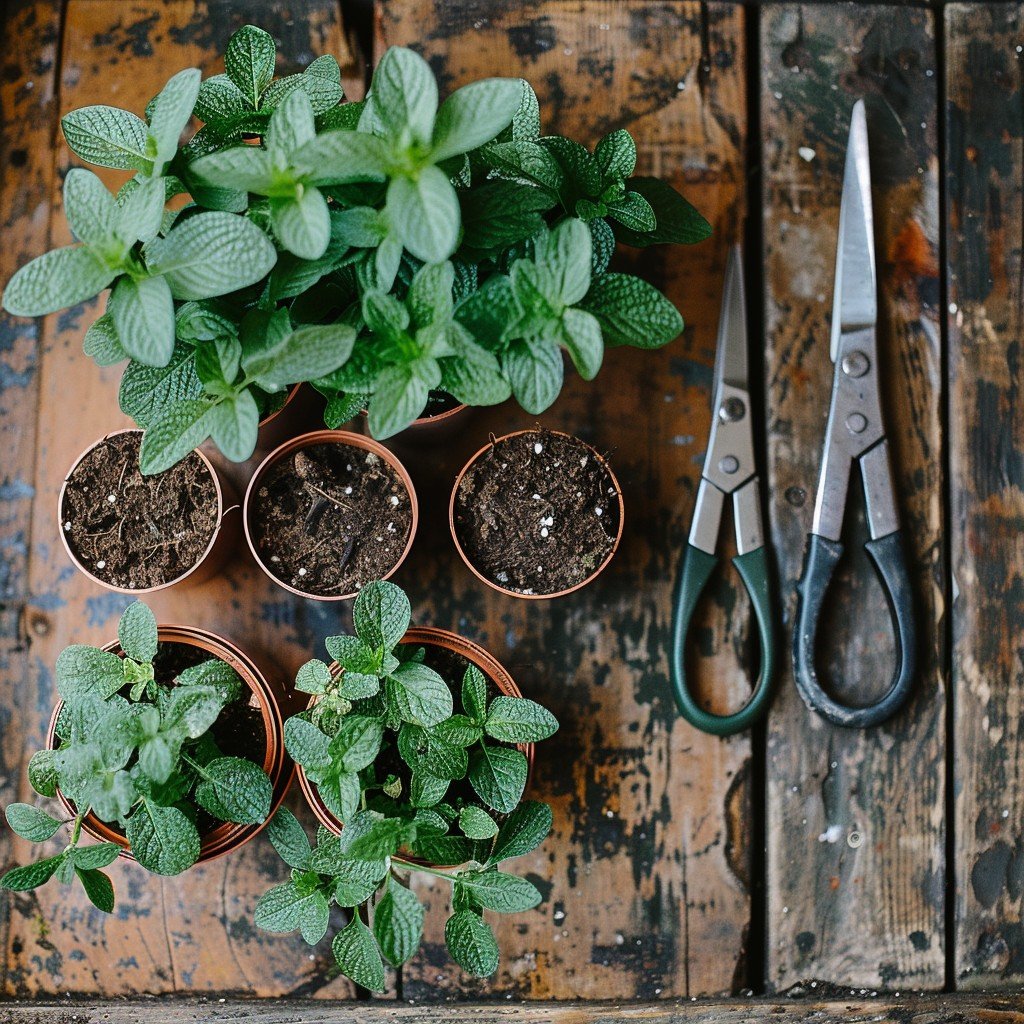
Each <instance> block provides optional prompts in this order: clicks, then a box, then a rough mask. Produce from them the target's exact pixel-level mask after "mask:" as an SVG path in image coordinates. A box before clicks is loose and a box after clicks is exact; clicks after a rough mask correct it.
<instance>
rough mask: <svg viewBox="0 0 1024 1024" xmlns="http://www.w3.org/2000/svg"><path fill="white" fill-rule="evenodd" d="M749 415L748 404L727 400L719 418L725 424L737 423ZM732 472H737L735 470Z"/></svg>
mask: <svg viewBox="0 0 1024 1024" xmlns="http://www.w3.org/2000/svg"><path fill="white" fill-rule="evenodd" d="M746 413H747V406H746V403H745V402H744V401H743V399H742V398H736V397H735V396H734V397H732V398H727V399H726V400H725V401H724V402H723V403H722V407H721V409H719V410H718V418H719V419H720V420H721V421H722V422H723V423H735V422H736V421H737V420H741V419H743V417H744V416H745V415H746ZM732 472H735V470H733V471H732Z"/></svg>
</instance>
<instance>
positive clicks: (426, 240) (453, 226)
mask: <svg viewBox="0 0 1024 1024" xmlns="http://www.w3.org/2000/svg"><path fill="white" fill-rule="evenodd" d="M387 213H388V218H389V220H390V222H391V224H392V225H394V227H395V230H396V231H397V232H398V234H399V236H400V237H401V239H402V244H403V245H404V246H405V248H406V249H408V250H409V252H411V253H412V254H413V256H415V257H416V258H417V259H418V260H423V262H424V263H440V262H442V261H443V260H446V259H448V257H449V256H451V254H452V253H453V252H455V246H456V243H457V242H458V239H459V223H460V213H459V199H458V196H457V195H456V194H455V189H454V188H453V187H452V183H451V182H450V181H449V180H448V177H447V175H445V173H444V171H442V170H440V169H439V168H437V167H424V168H422V169H421V170H420V172H419V174H418V175H417V177H415V178H407V177H404V176H400V177H397V178H392V179H391V183H390V185H388V197H387Z"/></svg>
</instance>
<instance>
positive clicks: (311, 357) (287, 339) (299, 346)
mask: <svg viewBox="0 0 1024 1024" xmlns="http://www.w3.org/2000/svg"><path fill="white" fill-rule="evenodd" d="M355 338H356V332H355V328H353V327H350V326H349V325H348V324H344V323H336V324H305V325H303V326H301V327H297V328H295V330H294V331H291V332H290V333H288V334H286V335H285V336H284V337H283V338H282V339H281V340H280V341H278V342H277V343H276V344H275V345H273V346H271V347H270V348H266V349H263V350H262V351H259V352H255V353H253V354H251V355H249V354H246V355H244V356H243V357H242V366H243V368H244V369H245V372H246V373H247V374H248V375H249V376H250V377H252V378H254V379H255V381H256V383H257V384H258V385H259V386H260V387H261V388H263V389H264V390H266V391H280V390H282V389H283V388H285V387H287V386H288V385H290V384H297V383H299V382H300V381H306V380H316V379H317V378H319V377H325V376H327V374H329V373H332V372H333V371H334V370H336V369H337V368H338V367H339V366H342V365H343V364H344V363H345V361H346V360H347V359H348V357H349V356H350V355H351V353H352V346H353V345H354V344H355Z"/></svg>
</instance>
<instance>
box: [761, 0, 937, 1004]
mask: <svg viewBox="0 0 1024 1024" xmlns="http://www.w3.org/2000/svg"><path fill="white" fill-rule="evenodd" d="M935 60H936V54H935V40H934V34H933V16H932V14H931V13H930V12H929V11H927V10H923V9H909V8H905V7H900V8H887V7H876V6H870V7H868V6H864V5H854V4H843V5H824V6H818V5H812V4H807V5H795V4H786V5H778V6H776V5H772V6H770V7H764V8H762V9H761V68H762V71H761V83H762V93H761V95H762V105H761V110H762V137H763V139H764V148H763V158H762V169H763V177H764V189H765V202H764V206H765V215H764V244H765V261H766V262H765V277H766V297H765V306H766V330H767V345H766V348H767V376H766V380H767V387H768V401H767V406H768V409H769V462H770V467H769V488H768V490H769V495H770V501H771V521H772V536H773V539H774V543H775V550H776V553H777V556H778V560H779V566H780V570H781V577H782V592H783V595H784V599H785V608H786V611H787V613H788V619H789V625H788V627H787V633H786V650H787V651H788V650H789V649H790V645H791V640H792V637H791V622H792V614H793V609H794V606H795V600H794V596H795V595H794V586H795V583H796V580H797V578H798V577H799V575H800V572H801V567H802V561H803V551H804V547H805V538H806V534H807V532H808V530H809V528H810V525H811V516H812V510H813V505H814V493H815V488H816V486H817V476H818V469H819V465H820V459H821V448H822V439H823V434H824V423H825V415H826V412H827V409H828V402H829V389H830V387H831V381H832V365H831V363H830V361H829V354H828V353H829V341H828V337H829V314H830V310H831V299H832V277H833V267H834V261H835V245H836V228H837V223H838V210H839V199H840V190H841V185H842V172H843V160H844V155H845V148H846V140H847V133H848V127H849V117H850V109H851V107H852V105H853V102H854V101H855V100H856V99H857V98H858V97H861V96H863V97H865V99H866V101H867V104H868V125H869V131H870V135H871V157H872V170H873V181H874V202H875V237H876V245H877V250H878V269H879V313H880V322H879V352H880V358H881V360H882V362H883V364H884V369H885V373H884V375H883V377H882V379H883V381H884V382H885V388H884V390H885V394H884V396H883V401H884V403H885V414H886V417H887V425H888V434H889V438H890V447H891V448H892V450H893V458H894V473H895V478H896V490H897V494H898V497H899V505H900V510H901V515H902V518H903V523H904V529H905V532H907V533H908V535H909V554H910V558H911V564H912V572H913V580H914V588H915V598H916V611H917V616H918V633H919V637H920V640H921V643H920V648H921V649H920V653H919V658H918V666H919V668H918V678H917V681H916V684H915V693H914V697H913V698H912V702H911V704H910V705H909V706H908V707H907V708H906V709H905V710H904V711H903V712H902V713H901V714H900V715H899V716H898V717H897V718H896V719H895V720H894V721H892V722H890V723H888V724H887V725H885V726H883V727H881V728H878V729H874V730H871V731H869V732H866V733H862V732H855V731H844V730H841V729H835V728H833V727H831V726H829V725H828V724H827V723H825V722H824V720H822V719H820V718H819V717H818V716H816V715H814V714H813V713H811V712H809V711H808V710H807V709H806V708H805V707H804V706H803V704H802V703H801V702H800V700H799V698H798V697H797V694H796V692H795V688H794V684H793V677H792V670H791V668H790V665H789V663H788V661H789V659H787V664H786V667H785V671H784V673H783V676H782V678H781V680H780V693H779V696H778V699H777V701H776V704H775V708H774V710H773V713H772V715H771V718H770V722H769V737H768V760H767V767H766V772H767V799H768V827H769V835H768V907H767V922H768V951H767V952H768V970H767V973H768V977H767V982H768V985H769V989H770V990H782V989H786V988H788V987H789V986H792V985H794V984H796V983H798V982H800V981H801V980H803V979H807V978H817V979H825V980H827V981H829V982H831V983H834V984H848V985H858V986H861V985H863V986H869V987H871V988H884V989H900V988H904V987H907V986H909V985H913V986H914V987H915V988H938V987H941V986H942V984H943V978H944V954H943V950H944V925H943V915H944V886H945V865H944V822H943V811H944V765H945V761H944V758H945V751H946V745H945V741H944V713H945V710H944V693H945V669H944V658H945V644H944V629H945V627H944V614H945V606H944V595H945V593H946V570H945V566H944V558H943V544H942V533H941V531H942V504H943V499H942V484H943V481H942V432H941V422H940V412H941V404H942V367H941V352H940V343H939V331H938V329H937V326H936V317H937V310H936V302H937V299H938V267H937V251H938V250H937V246H938V193H937V187H938V185H937V176H938V163H937V152H936V144H937V143H936V131H937V128H936V87H937V82H938V73H937V69H936V64H935ZM852 493H853V494H854V495H855V497H854V499H853V501H854V507H856V508H858V509H861V508H862V503H861V499H860V486H859V482H858V481H857V480H856V477H855V479H854V483H853V491H852ZM854 519H855V517H854V516H853V515H852V514H851V515H848V519H847V527H848V531H847V532H848V536H847V537H845V538H844V540H845V542H846V544H847V551H848V561H847V564H846V565H845V566H844V567H843V570H842V571H841V572H840V573H839V574H838V578H837V583H836V584H835V588H834V589H833V590H832V592H831V598H830V602H831V612H830V614H829V615H828V616H827V619H826V620H825V621H824V622H823V629H822V632H821V636H822V638H823V644H822V649H820V650H819V652H818V656H819V659H820V661H821V664H822V666H825V667H826V668H827V672H828V674H829V676H830V677H831V678H832V679H833V680H835V681H836V682H835V689H836V690H837V691H838V692H839V693H840V694H841V695H842V696H843V697H845V698H846V699H848V700H856V698H857V697H858V696H859V697H860V699H861V700H864V699H866V698H869V697H877V696H880V695H881V693H883V692H884V691H885V689H886V688H887V687H888V684H889V679H890V676H891V673H892V666H893V663H894V655H893V650H894V648H893V644H892V639H891V626H890V623H889V614H888V610H887V608H886V604H885V601H884V599H883V597H882V593H881V590H880V586H879V584H878V581H877V579H876V577H875V574H874V572H873V570H872V569H871V567H870V566H869V563H868V560H867V558H866V556H865V554H864V553H863V551H862V550H861V545H862V543H863V541H864V540H865V539H866V532H865V528H864V523H863V514H862V512H860V513H859V515H858V516H857V517H856V520H855V521H852V522H851V520H854ZM851 552H852V554H850V553H851Z"/></svg>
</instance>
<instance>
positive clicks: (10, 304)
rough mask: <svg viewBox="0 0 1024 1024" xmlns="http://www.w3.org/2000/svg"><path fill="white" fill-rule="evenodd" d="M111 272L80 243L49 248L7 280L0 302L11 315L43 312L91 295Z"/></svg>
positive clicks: (44, 313) (110, 277)
mask: <svg viewBox="0 0 1024 1024" xmlns="http://www.w3.org/2000/svg"><path fill="white" fill-rule="evenodd" d="M115 275H116V271H114V270H111V269H110V268H109V267H108V266H107V265H106V264H105V263H104V262H103V261H102V260H101V259H99V257H97V256H96V255H94V254H93V253H92V252H90V251H89V250H88V249H87V248H85V247H84V246H81V245H71V246H66V247H65V248H63V249H52V250H51V251H50V252H46V253H43V255H42V256H37V257H36V258H35V259H34V260H32V261H31V262H29V263H26V264H25V266H23V267H22V268H21V269H20V270H19V271H18V272H17V273H16V274H15V275H14V276H13V277H12V278H11V279H10V281H8V282H7V287H6V288H5V289H4V294H3V306H4V309H6V310H7V312H8V313H13V314H14V315H15V316H45V315H46V314H47V313H53V312H55V311H56V310H58V309H63V308H64V307H65V306H75V305H77V304H78V303H79V302H84V301H85V300H86V299H91V298H93V297H94V296H96V295H98V294H99V293H100V292H101V291H103V289H104V288H106V287H107V285H109V284H110V282H111V281H112V280H113V279H114V277H115Z"/></svg>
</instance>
